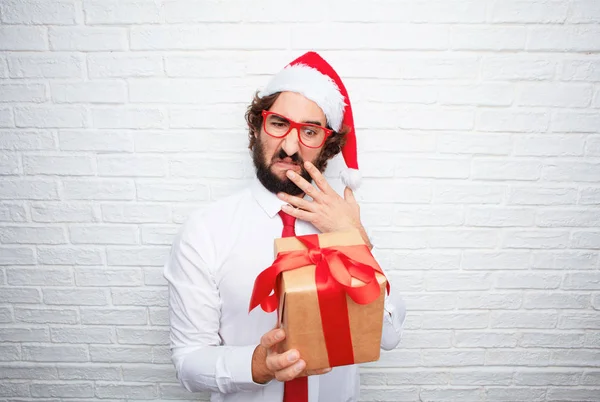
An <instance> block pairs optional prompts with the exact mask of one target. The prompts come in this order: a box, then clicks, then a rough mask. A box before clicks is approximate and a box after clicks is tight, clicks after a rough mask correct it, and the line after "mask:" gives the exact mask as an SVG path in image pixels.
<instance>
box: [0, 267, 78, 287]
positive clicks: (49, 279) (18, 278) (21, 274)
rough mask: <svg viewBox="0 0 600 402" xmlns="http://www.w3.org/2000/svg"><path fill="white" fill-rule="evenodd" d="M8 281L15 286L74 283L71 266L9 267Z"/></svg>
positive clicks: (7, 270) (7, 271) (7, 272)
mask: <svg viewBox="0 0 600 402" xmlns="http://www.w3.org/2000/svg"><path fill="white" fill-rule="evenodd" d="M6 278H7V283H8V284H9V285H13V286H68V285H72V284H73V273H72V272H71V268H70V267H55V268H48V267H35V268H28V267H23V268H7V269H6Z"/></svg>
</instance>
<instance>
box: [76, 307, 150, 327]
mask: <svg viewBox="0 0 600 402" xmlns="http://www.w3.org/2000/svg"><path fill="white" fill-rule="evenodd" d="M80 310H81V323H82V324H93V325H111V324H112V325H145V324H146V323H147V322H148V314H147V312H146V309H145V308H133V307H131V308H120V309H107V308H94V307H82V308H81V309H80Z"/></svg>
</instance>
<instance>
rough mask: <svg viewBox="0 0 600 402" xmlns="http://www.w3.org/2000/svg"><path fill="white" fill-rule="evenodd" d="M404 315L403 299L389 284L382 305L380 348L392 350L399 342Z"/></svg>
mask: <svg viewBox="0 0 600 402" xmlns="http://www.w3.org/2000/svg"><path fill="white" fill-rule="evenodd" d="M405 317H406V307H405V304H404V300H402V297H401V296H400V294H399V292H398V290H394V286H393V284H390V294H389V295H387V296H386V298H385V303H384V307H383V331H382V334H381V348H382V349H385V350H392V349H394V348H395V347H396V346H398V344H399V343H400V339H401V338H402V326H403V325H404V319H405Z"/></svg>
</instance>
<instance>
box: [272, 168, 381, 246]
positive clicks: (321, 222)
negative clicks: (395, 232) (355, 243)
mask: <svg viewBox="0 0 600 402" xmlns="http://www.w3.org/2000/svg"><path fill="white" fill-rule="evenodd" d="M304 168H305V169H306V171H307V172H308V173H309V174H310V177H312V179H313V181H314V182H315V184H316V186H317V187H318V188H315V187H314V186H313V185H312V184H310V183H309V182H308V181H306V180H305V179H304V178H303V177H302V176H300V175H299V174H297V173H295V172H293V171H292V170H288V171H287V172H286V175H287V177H288V178H289V179H290V180H291V181H293V182H294V183H295V184H296V185H297V186H298V187H299V188H300V189H301V190H302V191H303V192H304V194H307V195H309V196H310V197H311V198H312V199H313V201H309V200H305V199H304V198H300V197H296V196H292V195H289V194H286V193H279V194H277V196H278V197H279V198H280V199H281V200H283V201H286V202H287V203H288V204H290V205H292V206H291V207H290V206H287V205H284V206H283V207H282V208H281V209H282V210H283V211H284V212H286V213H288V214H290V215H292V216H295V217H296V218H297V219H301V220H303V221H307V222H310V223H312V224H313V225H314V226H315V227H316V228H317V229H319V230H320V231H321V232H324V233H326V232H338V231H346V230H351V229H358V230H359V231H360V233H361V235H362V237H363V239H364V240H365V243H367V245H368V246H369V247H371V243H370V242H369V239H368V236H367V234H366V231H365V229H364V227H363V226H362V223H361V221H360V207H359V205H358V203H357V202H356V199H355V198H354V193H353V192H352V190H351V189H350V188H348V187H346V188H345V189H344V198H342V197H340V196H339V195H338V193H336V192H335V190H333V189H332V188H331V186H330V185H329V183H327V180H325V177H324V176H323V175H322V174H321V172H319V169H317V168H316V167H315V166H314V165H313V164H312V163H310V162H304ZM294 207H295V208H294Z"/></svg>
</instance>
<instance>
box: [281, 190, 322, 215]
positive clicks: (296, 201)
mask: <svg viewBox="0 0 600 402" xmlns="http://www.w3.org/2000/svg"><path fill="white" fill-rule="evenodd" d="M277 197H279V199H281V200H283V201H285V202H287V203H288V204H291V205H293V206H295V207H297V208H300V209H303V210H305V211H310V212H315V206H316V204H315V203H314V202H311V201H308V200H305V199H304V198H300V197H295V196H293V195H289V194H286V193H279V194H277Z"/></svg>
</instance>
